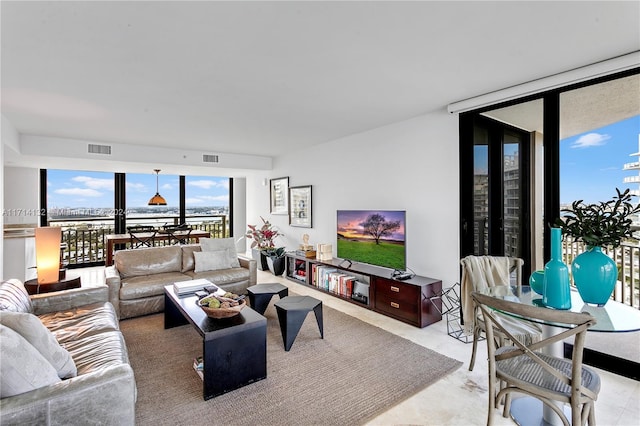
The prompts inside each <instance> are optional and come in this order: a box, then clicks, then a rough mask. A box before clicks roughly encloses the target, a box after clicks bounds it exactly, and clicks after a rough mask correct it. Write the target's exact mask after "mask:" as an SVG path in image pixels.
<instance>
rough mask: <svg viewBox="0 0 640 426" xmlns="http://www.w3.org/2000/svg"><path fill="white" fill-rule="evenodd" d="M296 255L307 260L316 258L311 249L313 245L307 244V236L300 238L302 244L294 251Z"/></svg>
mask: <svg viewBox="0 0 640 426" xmlns="http://www.w3.org/2000/svg"><path fill="white" fill-rule="evenodd" d="M296 254H297V255H298V256H304V257H309V258H315V257H316V251H315V250H314V249H313V245H311V244H309V234H304V235H303V236H302V244H300V245H299V246H298V250H296Z"/></svg>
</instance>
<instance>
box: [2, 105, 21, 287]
mask: <svg viewBox="0 0 640 426" xmlns="http://www.w3.org/2000/svg"><path fill="white" fill-rule="evenodd" d="M1 119H2V126H1V129H2V133H1V135H2V136H1V137H2V140H1V141H0V191H2V192H0V209H2V218H0V231H1V232H2V234H3V236H4V222H5V221H4V216H5V214H4V213H5V210H4V208H5V202H4V157H5V156H4V150H5V149H9V148H11V149H16V147H17V146H18V132H17V131H16V129H15V127H13V125H12V124H11V122H10V121H9V120H8V119H7V118H6V117H5V116H4V115H2V117H1ZM5 146H6V147H9V148H5ZM0 259H4V238H2V239H0ZM4 277H5V275H4V261H2V262H0V278H4Z"/></svg>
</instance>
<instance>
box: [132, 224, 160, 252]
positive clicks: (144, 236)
mask: <svg viewBox="0 0 640 426" xmlns="http://www.w3.org/2000/svg"><path fill="white" fill-rule="evenodd" d="M127 232H129V239H130V242H131V248H140V247H153V245H154V240H155V237H156V233H157V232H158V231H157V230H156V228H154V227H153V226H150V225H136V226H127Z"/></svg>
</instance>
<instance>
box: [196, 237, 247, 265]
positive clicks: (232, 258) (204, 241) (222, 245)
mask: <svg viewBox="0 0 640 426" xmlns="http://www.w3.org/2000/svg"><path fill="white" fill-rule="evenodd" d="M200 246H201V247H202V251H214V250H224V249H228V250H229V263H230V264H231V268H239V267H240V262H239V261H238V252H237V250H236V243H235V241H233V238H200Z"/></svg>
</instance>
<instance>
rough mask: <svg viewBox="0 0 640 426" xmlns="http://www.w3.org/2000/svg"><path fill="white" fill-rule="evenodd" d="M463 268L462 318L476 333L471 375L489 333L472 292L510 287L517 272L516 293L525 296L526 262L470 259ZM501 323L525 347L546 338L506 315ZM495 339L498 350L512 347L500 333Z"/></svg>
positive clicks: (535, 327)
mask: <svg viewBox="0 0 640 426" xmlns="http://www.w3.org/2000/svg"><path fill="white" fill-rule="evenodd" d="M460 264H461V265H462V279H461V286H460V292H461V295H460V296H461V308H460V309H461V313H462V315H461V316H462V320H463V322H464V324H465V329H466V330H467V332H470V331H471V332H472V333H473V348H472V350H471V361H470V362H469V371H472V370H473V366H474V365H475V362H476V351H477V348H478V341H480V340H482V336H481V333H482V332H486V330H485V328H486V327H485V324H484V321H483V319H482V316H481V315H480V312H479V311H478V309H477V307H475V306H474V304H473V300H472V298H471V292H473V291H481V290H483V289H485V288H488V287H494V286H498V285H501V286H505V287H509V286H510V285H511V278H510V277H511V274H512V273H513V272H515V282H514V284H515V293H516V296H519V295H520V294H521V293H522V265H523V264H524V261H523V260H522V259H520V258H517V257H506V256H467V257H465V258H464V259H462V260H461V261H460ZM501 321H502V323H503V325H504V326H506V327H507V328H508V329H509V331H510V332H511V334H512V335H513V336H516V337H517V338H518V339H519V340H520V341H521V342H522V343H529V342H535V341H538V340H540V338H541V336H542V329H541V328H540V326H538V325H537V324H533V323H530V322H528V321H522V320H518V319H516V318H510V317H508V316H506V315H503V316H502V318H501ZM493 335H494V337H495V339H496V343H497V344H498V346H503V345H505V344H507V343H508V341H507V340H506V339H505V335H504V334H503V333H501V332H500V331H494V333H493Z"/></svg>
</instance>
